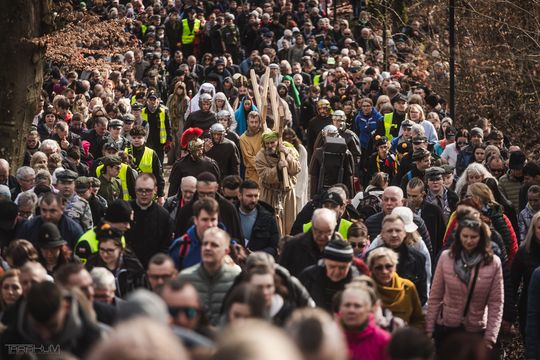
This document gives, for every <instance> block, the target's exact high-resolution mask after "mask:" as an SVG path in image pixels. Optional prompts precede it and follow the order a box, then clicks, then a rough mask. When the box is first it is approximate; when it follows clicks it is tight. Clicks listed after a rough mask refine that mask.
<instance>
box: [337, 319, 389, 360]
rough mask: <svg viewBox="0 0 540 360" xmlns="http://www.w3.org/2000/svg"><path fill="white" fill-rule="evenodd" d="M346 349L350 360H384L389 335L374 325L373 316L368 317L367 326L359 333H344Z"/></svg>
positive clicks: (386, 356)
mask: <svg viewBox="0 0 540 360" xmlns="http://www.w3.org/2000/svg"><path fill="white" fill-rule="evenodd" d="M345 338H346V339H347V347H348V348H349V355H350V358H351V359H352V360H360V359H361V360H386V359H388V355H387V352H386V347H387V346H388V343H389V342H390V334H389V333H387V332H386V331H384V330H383V329H381V328H380V327H378V326H377V324H375V318H374V317H373V315H370V317H369V323H368V326H367V327H366V328H365V329H364V330H362V331H361V332H353V331H345Z"/></svg>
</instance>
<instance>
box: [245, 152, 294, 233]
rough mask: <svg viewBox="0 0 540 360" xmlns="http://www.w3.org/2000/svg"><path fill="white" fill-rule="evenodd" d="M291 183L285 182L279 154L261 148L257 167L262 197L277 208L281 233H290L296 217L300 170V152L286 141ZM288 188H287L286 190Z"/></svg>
mask: <svg viewBox="0 0 540 360" xmlns="http://www.w3.org/2000/svg"><path fill="white" fill-rule="evenodd" d="M285 144H286V145H288V146H287V149H288V154H287V156H286V160H287V171H288V173H289V184H283V179H282V174H281V171H280V170H279V169H278V166H277V164H278V161H279V157H278V156H272V155H268V154H266V153H265V151H264V149H261V150H260V151H259V152H258V153H257V156H256V158H255V167H256V169H257V174H258V175H259V185H260V187H261V196H260V199H261V200H262V201H264V202H266V203H268V204H270V205H271V206H272V207H274V208H275V209H276V218H277V221H278V226H279V228H280V231H281V235H282V236H283V235H285V234H289V233H290V231H291V228H292V225H293V223H294V219H295V218H296V196H295V191H294V188H295V185H296V175H297V174H298V173H299V172H300V161H299V154H298V152H297V151H296V149H295V148H294V147H292V145H290V144H288V143H285ZM284 185H286V186H284ZM285 189H286V190H285Z"/></svg>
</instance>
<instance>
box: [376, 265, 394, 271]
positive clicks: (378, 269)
mask: <svg viewBox="0 0 540 360" xmlns="http://www.w3.org/2000/svg"><path fill="white" fill-rule="evenodd" d="M393 268H394V265H393V264H381V265H377V266H374V267H373V269H374V270H375V271H383V270H392V269H393Z"/></svg>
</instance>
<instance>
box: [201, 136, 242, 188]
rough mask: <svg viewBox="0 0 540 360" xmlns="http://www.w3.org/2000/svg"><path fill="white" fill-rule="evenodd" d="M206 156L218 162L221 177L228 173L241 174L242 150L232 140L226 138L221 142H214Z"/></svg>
mask: <svg viewBox="0 0 540 360" xmlns="http://www.w3.org/2000/svg"><path fill="white" fill-rule="evenodd" d="M206 156H208V157H209V158H211V159H214V160H215V161H216V163H217V164H218V166H219V171H220V172H221V179H223V178H224V177H225V176H228V175H240V150H238V147H237V146H236V144H235V143H234V142H232V141H231V140H229V139H225V138H224V139H223V140H222V142H221V143H219V144H217V145H216V144H214V145H213V146H212V148H211V149H210V150H208V151H207V152H206Z"/></svg>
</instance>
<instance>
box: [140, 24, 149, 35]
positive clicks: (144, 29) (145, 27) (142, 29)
mask: <svg viewBox="0 0 540 360" xmlns="http://www.w3.org/2000/svg"><path fill="white" fill-rule="evenodd" d="M146 30H148V26H146V25H144V24H142V25H141V33H142V34H143V36H144V34H146Z"/></svg>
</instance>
